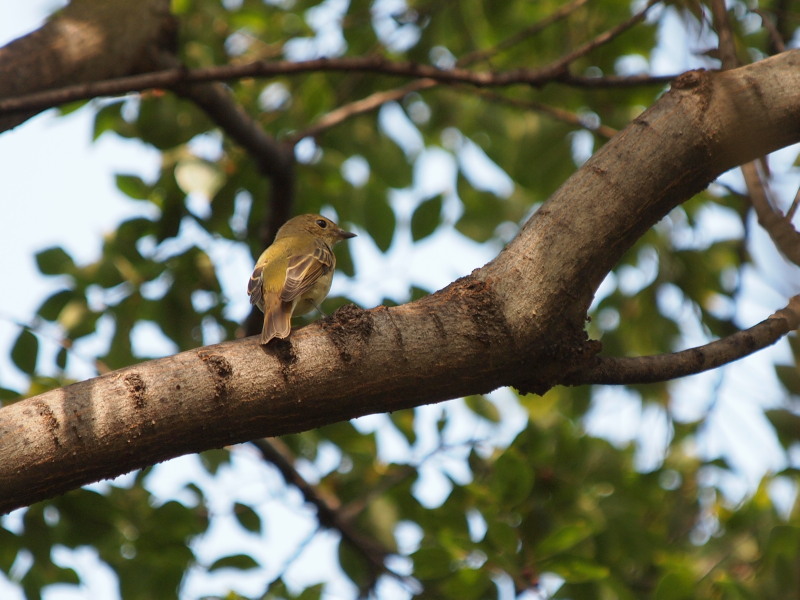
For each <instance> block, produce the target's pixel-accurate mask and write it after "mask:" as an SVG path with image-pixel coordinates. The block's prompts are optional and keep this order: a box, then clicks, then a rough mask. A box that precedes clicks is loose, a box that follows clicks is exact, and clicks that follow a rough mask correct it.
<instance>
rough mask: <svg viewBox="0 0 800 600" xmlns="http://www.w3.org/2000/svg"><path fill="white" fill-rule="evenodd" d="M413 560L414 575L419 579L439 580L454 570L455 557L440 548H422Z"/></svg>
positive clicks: (413, 555)
mask: <svg viewBox="0 0 800 600" xmlns="http://www.w3.org/2000/svg"><path fill="white" fill-rule="evenodd" d="M411 559H412V560H413V561H414V575H415V576H416V577H418V578H419V579H438V578H440V577H444V576H446V575H449V574H450V573H451V572H452V570H453V557H452V556H451V555H450V553H449V552H447V550H445V549H444V548H441V547H438V546H431V547H426V548H420V549H419V550H417V551H416V552H414V554H412V555H411Z"/></svg>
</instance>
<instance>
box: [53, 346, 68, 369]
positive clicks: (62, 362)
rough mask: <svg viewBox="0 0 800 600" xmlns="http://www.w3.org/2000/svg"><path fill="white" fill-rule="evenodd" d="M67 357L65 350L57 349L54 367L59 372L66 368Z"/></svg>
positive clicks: (62, 348)
mask: <svg viewBox="0 0 800 600" xmlns="http://www.w3.org/2000/svg"><path fill="white" fill-rule="evenodd" d="M68 357H69V351H68V350H67V348H64V347H61V348H59V349H58V352H57V353H56V366H57V367H58V368H59V369H60V370H62V371H63V370H64V369H66V368H67V358H68Z"/></svg>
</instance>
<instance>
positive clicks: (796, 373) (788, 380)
mask: <svg viewBox="0 0 800 600" xmlns="http://www.w3.org/2000/svg"><path fill="white" fill-rule="evenodd" d="M775 374H776V375H777V376H778V379H779V380H780V382H781V383H782V384H783V387H785V388H786V391H787V392H789V393H790V394H792V395H794V396H800V369H798V367H796V366H794V365H793V366H789V365H775Z"/></svg>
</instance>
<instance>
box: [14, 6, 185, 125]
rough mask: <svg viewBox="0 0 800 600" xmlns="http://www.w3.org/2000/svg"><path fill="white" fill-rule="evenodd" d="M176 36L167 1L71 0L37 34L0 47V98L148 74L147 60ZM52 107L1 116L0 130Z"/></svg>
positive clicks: (25, 108) (43, 106)
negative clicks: (101, 0)
mask: <svg viewBox="0 0 800 600" xmlns="http://www.w3.org/2000/svg"><path fill="white" fill-rule="evenodd" d="M131 23H136V24H137V26H136V27H131V26H130V24H131ZM176 32H177V27H176V24H175V20H174V18H173V17H172V15H170V13H169V1H168V0H141V1H140V2H128V1H127V0H107V1H106V2H102V3H97V2H93V1H91V0H72V1H71V2H70V3H69V4H68V5H67V6H66V7H65V8H64V9H63V10H62V11H61V12H60V13H59V14H58V15H57V16H55V17H54V18H53V19H52V20H50V21H48V22H47V23H46V24H45V25H44V26H42V27H41V28H40V29H38V30H36V31H34V32H33V33H30V34H29V35H26V36H24V37H21V38H19V39H16V40H14V41H13V42H11V43H9V44H7V45H6V46H4V47H2V48H0V98H13V97H23V96H24V95H25V94H31V93H35V92H40V91H41V90H52V89H54V88H61V87H62V86H65V85H68V84H75V83H84V82H91V81H97V80H102V79H110V78H113V77H121V76H123V75H129V74H132V73H139V72H142V71H145V70H148V71H149V70H151V69H152V68H153V64H152V62H151V60H150V59H151V57H152V56H153V55H154V54H155V53H157V52H159V51H162V50H164V49H167V48H170V47H172V46H174V39H175V34H176ZM72 87H74V86H72ZM58 104H61V102H59V103H58ZM51 106H56V104H49V105H48V104H44V105H40V106H38V107H34V106H23V108H22V109H21V112H20V111H18V112H17V114H13V115H12V114H5V115H3V116H2V117H0V131H6V130H7V129H10V128H11V127H14V126H15V125H17V124H19V123H21V122H23V121H25V120H26V119H27V118H29V117H30V116H32V115H33V114H35V113H37V112H39V111H40V110H43V109H45V108H50V107H51Z"/></svg>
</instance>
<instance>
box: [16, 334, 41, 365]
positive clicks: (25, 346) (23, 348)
mask: <svg viewBox="0 0 800 600" xmlns="http://www.w3.org/2000/svg"><path fill="white" fill-rule="evenodd" d="M38 355H39V340H38V339H37V337H36V336H35V335H33V334H32V333H31V332H30V331H29V330H28V329H23V330H22V331H20V332H19V335H18V336H17V341H16V342H14V346H13V347H12V348H11V360H12V362H13V363H14V364H15V365H16V366H17V368H18V369H19V370H20V371H22V372H23V373H27V374H28V375H33V372H34V371H35V370H36V359H37V357H38Z"/></svg>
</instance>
